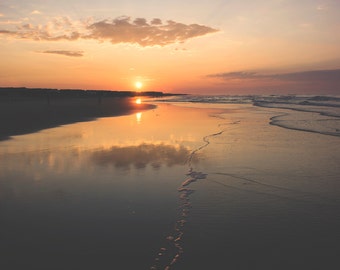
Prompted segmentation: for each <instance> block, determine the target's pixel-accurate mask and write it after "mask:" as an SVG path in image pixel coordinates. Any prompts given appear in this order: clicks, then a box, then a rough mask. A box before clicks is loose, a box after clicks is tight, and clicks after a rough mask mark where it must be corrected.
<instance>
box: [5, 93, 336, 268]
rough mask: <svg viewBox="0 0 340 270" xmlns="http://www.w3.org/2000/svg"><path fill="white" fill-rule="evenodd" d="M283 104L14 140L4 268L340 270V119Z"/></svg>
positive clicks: (65, 125) (162, 108)
mask: <svg viewBox="0 0 340 270" xmlns="http://www.w3.org/2000/svg"><path fill="white" fill-rule="evenodd" d="M124 100H129V99H124ZM271 102H272V103H270V104H269V102H268V101H266V103H264V102H263V101H262V103H261V104H258V106H254V105H253V104H251V103H241V102H237V103H234V104H230V102H229V103H228V104H225V103H224V104H223V103H214V102H211V100H210V102H203V101H202V100H201V102H189V101H187V102H185V101H184V102H183V100H182V102H173V101H167V102H165V101H162V102H160V101H155V100H153V101H149V102H142V104H139V105H141V106H140V107H138V106H137V105H136V104H135V103H133V102H132V103H129V104H133V106H132V107H128V109H127V110H125V109H124V110H120V111H115V112H114V113H113V114H111V115H110V113H112V112H110V113H105V115H101V114H96V113H92V114H91V115H89V114H88V115H86V113H85V112H89V110H88V108H89V107H87V109H85V110H84V111H81V110H80V109H79V110H76V109H75V110H73V109H72V108H74V107H73V105H74V104H73V105H71V104H70V105H69V107H68V108H69V109H68V112H70V111H77V112H79V116H80V117H78V116H77V117H76V116H75V118H73V120H72V121H67V122H64V120H63V121H58V122H56V124H55V125H54V124H53V125H52V126H46V125H45V126H40V127H39V128H35V129H34V130H30V131H29V132H28V131H27V130H26V131H25V132H17V133H15V132H14V133H13V132H12V133H9V132H8V133H6V132H4V131H2V133H1V136H2V138H3V140H2V141H0V205H1V209H0V213H1V220H2V222H1V224H0V232H1V237H0V239H1V241H0V251H1V253H2V254H3V258H2V260H1V262H0V266H1V268H2V269H9V270H16V269H23V268H25V269H35V270H38V269H51V270H54V269H56V270H57V269H82V270H86V269H154V270H155V269H179V270H181V269H240V270H249V269H261V270H264V269H268V270H269V269H275V270H277V269H282V270H283V269H296V270H300V269H336V268H338V267H339V266H340V265H339V261H338V254H339V251H340V245H339V240H340V234H339V231H338V228H339V226H340V216H339V214H338V213H339V210H340V199H339V198H340V196H339V195H340V182H339V181H338V179H339V175H340V168H339V164H340V144H339V136H338V135H337V134H338V131H337V129H338V127H337V125H338V118H337V116H336V115H334V114H332V115H329V114H328V115H325V114H323V115H320V113H317V112H314V111H306V110H304V111H301V110H296V108H297V107H294V109H295V110H291V109H287V108H282V106H281V107H280V106H278V105H277V104H278V103H277V102H276V103H275V102H273V101H272V100H271ZM299 102H300V101H299ZM323 102H324V101H323ZM95 103H96V105H95V106H98V100H97V101H96V102H95ZM300 103H301V102H300ZM91 104H93V103H91ZM273 104H274V105H275V106H274V105H273ZM45 105H46V106H49V105H48V104H45ZM50 106H51V104H50ZM65 106H66V107H67V106H68V105H65V104H64V105H63V109H62V110H60V111H58V115H60V117H62V114H59V112H61V111H64V108H65ZM91 106H92V105H91ZM110 106H111V103H107V106H106V107H105V108H108V109H107V110H109V108H111V107H110ZM292 106H293V105H292ZM294 106H300V105H294ZM1 108H3V107H1ZM304 108H306V107H304ZM317 108H318V109H320V108H321V106H318V107H317ZM110 110H111V109H110ZM65 111H66V110H65ZM90 111H91V110H90ZM84 114H85V115H84ZM118 115H119V116H118ZM102 116H105V117H102ZM30 117H31V115H27V117H26V118H25V117H24V118H23V122H28V123H31V122H32V121H31V120H30V119H31V118H30ZM320 117H321V118H320ZM63 119H72V118H68V117H63ZM320 119H321V120H320ZM84 120H86V121H84ZM301 123H303V124H302V125H301ZM6 130H9V129H7V128H6ZM23 133H25V134H23ZM330 133H331V134H330ZM19 134H21V135H19ZM9 136H10V137H11V139H10V140H9V139H8V137H9ZM5 138H7V139H5Z"/></svg>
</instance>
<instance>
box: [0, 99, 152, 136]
mask: <svg viewBox="0 0 340 270" xmlns="http://www.w3.org/2000/svg"><path fill="white" fill-rule="evenodd" d="M136 98H137V97H100V98H98V97H86V98H84V97H57V98H56V97H52V98H46V97H34V98H32V97H23V96H20V98H16V99H5V100H4V99H1V100H0V141H5V140H9V139H11V137H12V136H17V135H24V134H29V133H34V132H38V131H41V130H44V129H47V128H53V127H58V126H61V125H66V124H72V123H76V122H84V121H91V120H94V119H97V118H101V117H113V116H121V115H127V114H133V113H136V112H139V111H144V110H150V109H154V108H155V107H156V105H152V104H143V103H142V104H137V103H136V102H135V101H136Z"/></svg>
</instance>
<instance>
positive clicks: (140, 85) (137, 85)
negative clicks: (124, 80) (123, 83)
mask: <svg viewBox="0 0 340 270" xmlns="http://www.w3.org/2000/svg"><path fill="white" fill-rule="evenodd" d="M135 86H136V88H137V89H138V90H140V89H141V88H142V87H143V83H142V82H140V81H138V82H135Z"/></svg>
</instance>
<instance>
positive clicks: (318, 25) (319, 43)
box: [0, 0, 340, 94]
mask: <svg viewBox="0 0 340 270" xmlns="http://www.w3.org/2000/svg"><path fill="white" fill-rule="evenodd" d="M1 6H2V8H1V12H0V40H1V45H0V46H1V50H0V57H1V59H2V61H1V63H2V64H1V65H0V74H1V76H0V86H3V87H8V86H11V87H21V86H24V87H37V88H58V89H79V88H80V89H101V90H128V91H131V90H137V91H140V90H141V89H143V91H163V92H172V93H189V94H190V93H193V94H249V93H266V94H278V93H282V94H284V93H286V94H293V93H297V94H299V93H302V94H305V93H312V94H339V93H340V50H339V47H340V36H339V34H338V29H339V26H340V3H339V2H337V1H325V0H321V1H316V0H311V1H308V2H306V3H305V2H304V3H299V2H296V1H292V0H286V1H272V2H268V1H264V0H255V1H250V0H245V1H236V0H231V1H228V2H221V1H214V0H213V1H208V0H203V1H200V2H199V3H197V2H196V1H195V2H194V1H193V0H189V1H186V2H185V3H183V2H182V1H178V0H175V1H164V2H162V3H161V4H159V5H157V4H155V3H154V2H153V1H151V0H148V1H146V2H145V1H144V2H143V3H141V2H138V1H136V0H134V1H131V0H130V1H124V2H120V1H118V2H116V1H115V3H109V2H108V1H105V0H98V1H96V2H95V3H84V1H80V0H75V1H70V2H68V3H64V2H55V3H49V4H48V5H47V4H44V3H41V1H36V0H33V1H30V3H27V2H23V1H19V0H16V1H7V0H4V1H3V2H2V4H1ZM150 6H152V7H153V9H152V10H151V9H150V8H148V7H150Z"/></svg>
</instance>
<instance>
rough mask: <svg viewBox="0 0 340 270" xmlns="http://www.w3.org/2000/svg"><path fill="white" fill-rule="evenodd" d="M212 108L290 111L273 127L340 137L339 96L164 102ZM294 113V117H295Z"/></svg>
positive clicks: (193, 98) (211, 97) (278, 117)
mask: <svg viewBox="0 0 340 270" xmlns="http://www.w3.org/2000/svg"><path fill="white" fill-rule="evenodd" d="M163 101H171V102H187V103H188V102H189V103H210V104H252V105H254V106H257V107H262V108H274V109H280V110H281V109H284V110H289V112H288V111H287V113H280V114H279V115H276V116H274V117H272V118H271V119H270V124H271V125H276V126H280V127H282V128H287V129H293V130H300V131H305V132H314V133H319V134H324V135H331V136H338V137H340V119H339V118H340V96H323V95H244V96H229V95H228V96H225V95H223V96H220V95H215V96H214V95H209V96H206V95H204V96H200V95H185V96H178V97H175V98H172V99H171V100H163ZM294 111H295V113H294Z"/></svg>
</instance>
